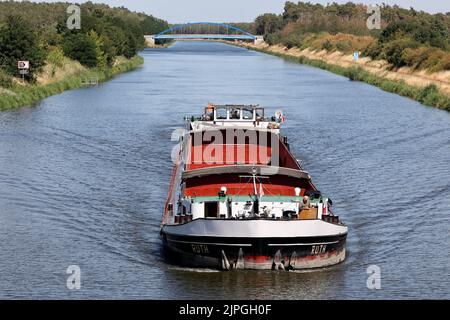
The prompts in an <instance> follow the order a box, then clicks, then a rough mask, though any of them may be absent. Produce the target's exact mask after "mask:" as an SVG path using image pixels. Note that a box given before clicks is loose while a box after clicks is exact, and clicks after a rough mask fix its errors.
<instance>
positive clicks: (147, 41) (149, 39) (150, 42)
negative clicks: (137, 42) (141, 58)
mask: <svg viewBox="0 0 450 320" xmlns="http://www.w3.org/2000/svg"><path fill="white" fill-rule="evenodd" d="M144 38H145V44H146V45H147V46H149V47H153V46H154V45H155V37H154V36H144Z"/></svg>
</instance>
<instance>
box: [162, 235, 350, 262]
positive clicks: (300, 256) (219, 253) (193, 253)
mask: <svg viewBox="0 0 450 320" xmlns="http://www.w3.org/2000/svg"><path fill="white" fill-rule="evenodd" d="M161 237H162V241H163V247H164V253H165V256H166V258H167V260H168V261H169V262H170V263H173V264H177V265H180V266H185V267H196V268H214V269H222V270H232V269H276V270H295V269H296V270H298V269H310V268H320V267H325V266H330V265H334V264H337V263H340V262H342V261H343V260H344V259H345V246H346V237H347V235H346V234H344V235H333V236H321V237H290V238H279V237H277V238H248V237H247V238H236V237H211V236H188V235H174V234H169V233H166V232H164V231H162V232H161Z"/></svg>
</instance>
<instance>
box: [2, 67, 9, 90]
mask: <svg viewBox="0 0 450 320" xmlns="http://www.w3.org/2000/svg"><path fill="white" fill-rule="evenodd" d="M11 86H12V79H11V76H10V75H9V74H7V73H6V72H4V71H3V70H1V69H0V87H3V88H10V87H11Z"/></svg>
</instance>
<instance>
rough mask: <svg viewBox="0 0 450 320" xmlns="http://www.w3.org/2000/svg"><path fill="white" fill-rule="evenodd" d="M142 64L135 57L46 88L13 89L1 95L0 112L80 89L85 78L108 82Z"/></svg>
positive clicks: (73, 76)
mask: <svg viewBox="0 0 450 320" xmlns="http://www.w3.org/2000/svg"><path fill="white" fill-rule="evenodd" d="M142 63H143V59H142V58H141V57H139V56H135V57H133V58H132V59H130V60H126V61H125V62H122V63H120V64H118V65H116V66H114V67H110V68H106V69H103V70H99V69H95V70H87V71H83V72H81V73H79V74H75V75H71V76H69V77H67V78H64V79H62V80H60V81H56V82H53V83H50V84H47V85H44V86H37V85H29V86H26V87H20V88H17V90H16V89H13V93H14V94H9V95H8V94H2V95H0V111H3V110H7V109H12V108H17V107H21V106H27V105H31V104H33V103H35V102H37V101H39V100H41V99H43V98H45V97H48V96H50V95H54V94H57V93H61V92H63V91H64V90H68V89H74V88H79V87H81V85H82V84H81V81H82V80H83V79H85V78H92V77H97V78H98V79H99V81H105V80H108V79H110V78H111V77H113V76H114V75H116V74H118V73H122V72H126V71H128V70H132V69H135V68H137V67H138V66H140V65H141V64H142ZM14 90H15V91H14Z"/></svg>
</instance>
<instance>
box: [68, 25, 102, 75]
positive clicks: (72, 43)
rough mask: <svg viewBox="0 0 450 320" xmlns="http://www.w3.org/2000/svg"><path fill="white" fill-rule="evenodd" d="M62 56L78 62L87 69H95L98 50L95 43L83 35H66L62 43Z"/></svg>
mask: <svg viewBox="0 0 450 320" xmlns="http://www.w3.org/2000/svg"><path fill="white" fill-rule="evenodd" d="M63 50H64V54H65V55H66V56H68V57H69V58H71V59H74V60H77V61H79V62H80V63H81V64H82V65H84V66H86V67H88V68H95V67H97V64H98V60H97V58H98V57H97V55H98V48H97V45H96V43H95V41H94V40H93V39H92V38H91V37H89V35H87V34H85V33H74V34H71V35H66V36H65V37H64V42H63Z"/></svg>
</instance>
